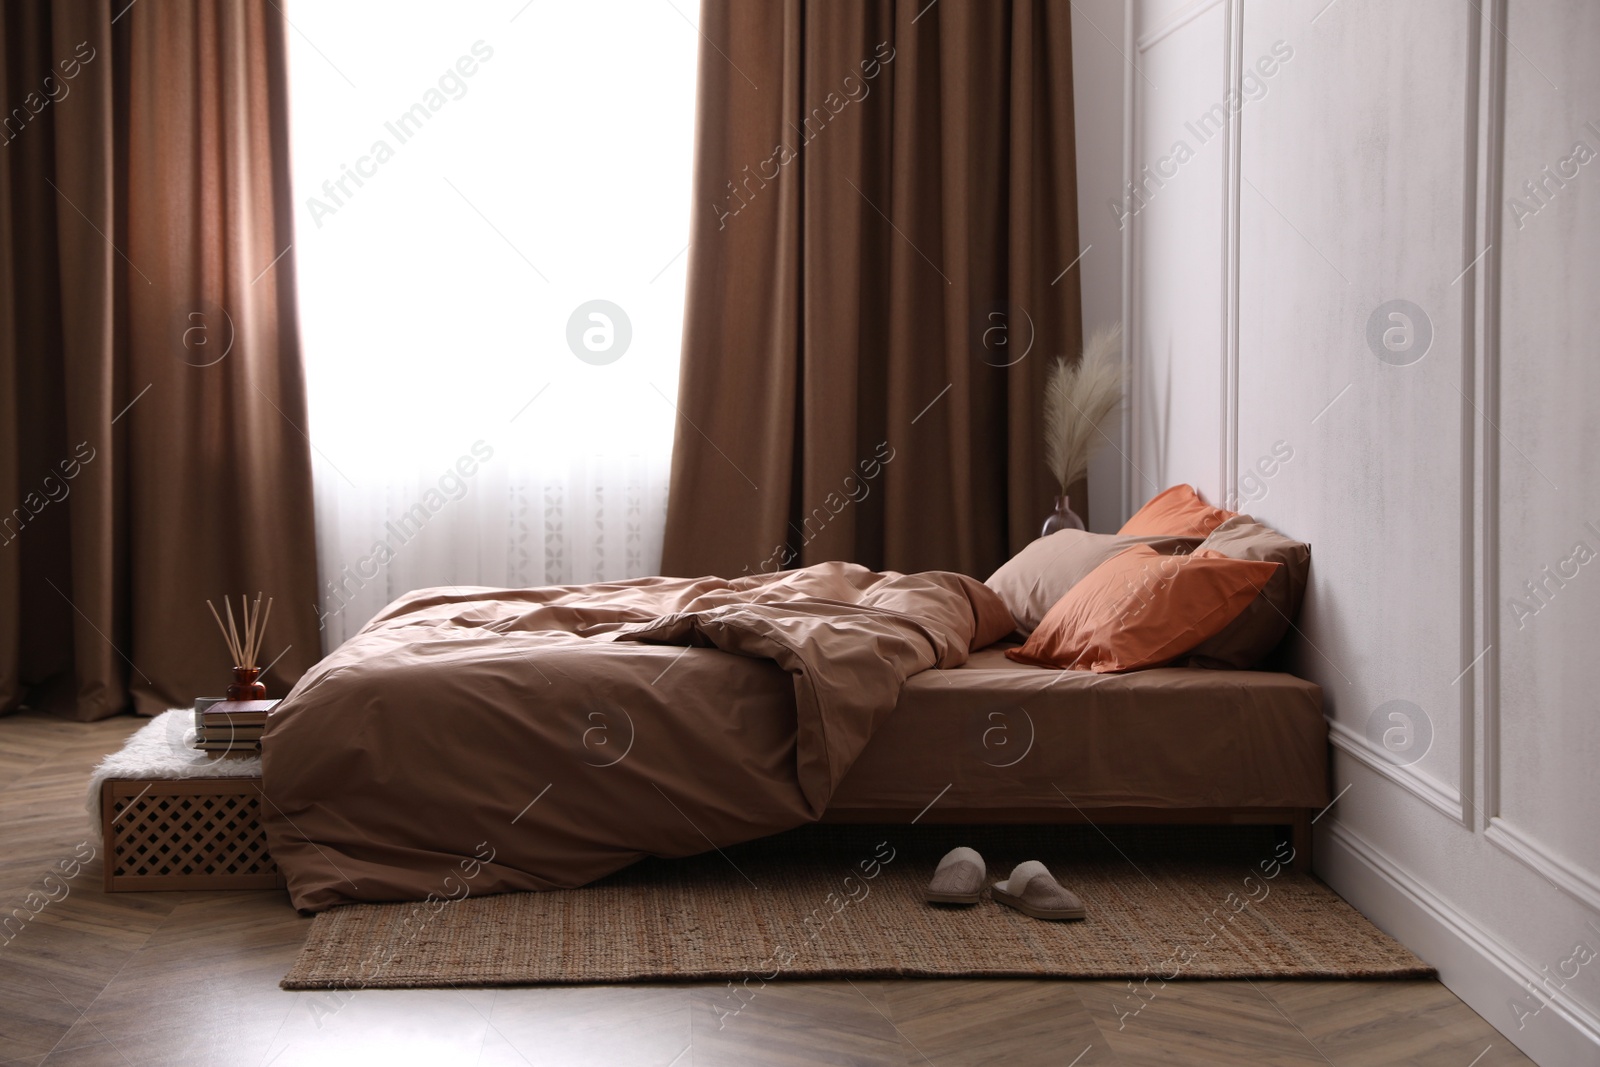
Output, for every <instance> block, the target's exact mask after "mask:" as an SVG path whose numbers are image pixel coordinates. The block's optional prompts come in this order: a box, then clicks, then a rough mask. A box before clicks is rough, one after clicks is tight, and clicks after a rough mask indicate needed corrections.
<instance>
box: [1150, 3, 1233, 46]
mask: <svg viewBox="0 0 1600 1067" xmlns="http://www.w3.org/2000/svg"><path fill="white" fill-rule="evenodd" d="M1222 3H1232V0H1194V2H1193V3H1190V4H1186V5H1185V6H1183V7H1181V8H1179V9H1178V10H1177V11H1175V12H1173V13H1172V15H1171V16H1170V17H1168V18H1167V19H1165V20H1164V21H1163V22H1162V23H1161V24H1160V25H1158V26H1156V27H1155V28H1154V29H1152V30H1151V31H1150V32H1149V33H1147V34H1145V35H1144V36H1143V37H1138V38H1136V39H1135V49H1136V50H1137V51H1139V52H1148V51H1150V49H1151V48H1153V47H1155V46H1156V45H1158V44H1160V43H1161V42H1162V41H1165V40H1166V39H1167V38H1168V37H1171V36H1172V35H1173V34H1175V33H1177V32H1178V31H1179V30H1181V29H1183V28H1184V27H1185V26H1187V25H1189V23H1191V22H1193V21H1194V20H1195V19H1197V18H1199V17H1200V16H1201V15H1204V14H1205V13H1206V12H1207V11H1210V10H1211V9H1212V8H1214V7H1216V6H1217V5H1218V4H1222ZM1132 6H1133V5H1131V4H1130V5H1129V7H1130V9H1131V8H1132Z"/></svg>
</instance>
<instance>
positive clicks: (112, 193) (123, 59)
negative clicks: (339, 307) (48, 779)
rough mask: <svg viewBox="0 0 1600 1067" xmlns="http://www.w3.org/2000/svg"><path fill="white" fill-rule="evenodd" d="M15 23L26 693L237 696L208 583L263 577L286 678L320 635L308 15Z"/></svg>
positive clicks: (15, 484)
mask: <svg viewBox="0 0 1600 1067" xmlns="http://www.w3.org/2000/svg"><path fill="white" fill-rule="evenodd" d="M0 34H3V35H4V39H3V42H0V44H3V47H0V55H3V59H0V62H3V63H4V64H5V67H4V76H3V84H4V90H5V98H4V99H5V101H6V103H7V105H8V106H13V105H18V104H20V106H21V108H22V111H23V112H25V116H24V115H22V114H19V113H18V112H17V111H16V110H12V111H11V112H8V114H7V115H6V116H5V119H6V125H5V128H4V130H3V132H0V139H4V141H5V143H4V145H3V146H0V219H3V220H4V221H5V222H6V224H7V226H6V232H5V235H4V239H3V240H0V271H4V272H5V273H4V276H3V277H0V282H3V283H4V284H3V285H0V289H3V296H0V299H3V300H6V301H8V302H9V304H10V307H9V311H10V314H8V315H7V316H6V318H5V320H4V323H3V324H0V422H3V423H5V429H4V430H0V434H3V435H4V436H0V444H3V447H4V450H3V452H0V710H10V709H13V708H15V707H17V706H19V705H21V704H29V705H34V706H41V707H46V708H49V709H51V710H54V711H57V712H59V713H61V714H64V715H67V716H69V717H73V718H79V719H95V718H101V717H104V716H107V715H111V714H115V713H117V712H119V711H122V710H126V709H128V708H129V707H130V706H131V707H132V708H133V709H134V710H137V711H140V712H143V713H146V714H150V713H154V712H157V711H159V710H161V709H164V708H167V707H179V706H186V705H187V704H189V703H192V701H193V699H194V697H195V696H197V695H208V694H209V695H220V693H221V691H222V689H223V687H224V686H225V685H226V683H227V681H228V680H229V674H228V667H229V666H231V664H230V663H229V657H228V655H227V653H226V651H225V650H224V647H223V645H222V642H221V639H220V638H219V637H218V635H217V633H216V629H215V624H214V623H213V622H212V620H211V615H210V612H209V611H208V609H207V608H206V603H205V602H206V600H207V599H208V598H209V599H212V600H216V601H218V603H219V605H220V598H221V597H223V596H226V595H228V594H233V595H235V596H236V597H237V595H238V594H241V593H244V592H245V591H246V590H248V591H250V593H252V594H254V593H255V592H256V591H257V590H260V591H262V592H264V593H265V594H266V595H268V596H271V597H274V598H275V600H276V604H275V607H274V610H273V615H272V622H271V626H270V629H269V632H268V637H267V642H266V646H265V648H264V649H263V653H262V655H263V658H264V659H266V660H273V659H276V665H275V666H273V668H272V669H271V671H270V672H269V674H268V676H267V678H266V681H267V685H268V689H269V692H271V693H272V694H273V695H279V696H281V695H282V694H283V693H284V692H286V691H287V689H288V687H289V686H290V685H291V684H292V683H293V681H294V680H295V679H297V678H298V677H299V675H300V674H301V673H302V672H303V671H304V670H305V669H306V668H307V667H308V666H310V665H311V664H312V663H313V662H315V660H316V659H317V657H318V655H319V648H318V635H317V625H316V610H315V602H316V555H315V542H314V535H313V526H312V504H311V467H310V454H309V443H308V441H307V439H306V437H305V433H304V429H305V426H306V414H305V388H304V381H303V376H302V371H301V366H300V354H299V348H298V337H297V331H296V328H295V316H294V305H293V297H294V275H293V262H294V256H293V251H292V249H290V245H291V243H292V236H291V231H290V225H289V219H290V211H291V210H292V205H291V201H290V190H289V185H288V177H287V167H286V160H285V158H284V156H283V146H284V144H285V140H286V139H285V130H286V125H285V124H286V121H287V118H286V109H285V101H286V89H285V85H284V79H285V75H286V70H285V54H284V42H283V21H282V15H281V13H279V12H278V10H277V9H276V8H275V7H273V6H272V5H271V4H270V3H268V2H267V0H248V2H244V3H235V2H222V0H214V2H207V0H202V2H199V3H193V4H182V5H178V4H137V5H132V6H128V5H126V4H114V5H108V4H103V3H89V2H81V0H78V2H69V0H55V2H54V3H51V4H48V5H46V4H28V5H6V7H5V8H4V15H3V24H0ZM286 250H287V251H286ZM285 253H286V254H285ZM280 254H281V258H278V257H279V256H280ZM275 260H276V262H275ZM280 656H281V658H279V657H280Z"/></svg>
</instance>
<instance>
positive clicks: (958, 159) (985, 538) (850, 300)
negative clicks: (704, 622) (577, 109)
mask: <svg viewBox="0 0 1600 1067" xmlns="http://www.w3.org/2000/svg"><path fill="white" fill-rule="evenodd" d="M1070 19H1071V6H1070V5H1069V4H1067V3H1065V2H1058V0H1006V2H998V0H938V2H936V3H930V0H868V2H862V0H782V2H774V3H749V2H746V0H704V2H703V3H702V5H701V20H700V31H701V35H702V39H703V40H702V44H701V49H700V84H699V114H698V132H697V135H696V137H697V145H696V161H695V177H694V189H695V204H694V222H693V234H692V237H693V239H692V242H691V247H690V260H689V290H688V304H687V309H686V316H685V325H684V346H683V364H682V379H681V386H680V400H679V409H680V418H679V421H678V428H677V437H676V446H675V447H676V451H675V453H674V456H673V467H672V489H671V496H670V499H669V503H668V509H667V532H666V545H665V549H664V560H663V564H662V566H663V569H664V570H665V571H666V572H667V573H669V574H703V573H711V574H722V575H737V574H740V573H746V572H749V573H754V572H757V571H760V570H773V569H777V568H779V567H782V566H790V565H804V564H809V563H814V562H818V561H821V560H829V559H845V560H854V561H857V562H860V563H865V564H867V565H869V566H872V567H876V568H884V567H888V568H893V569H896V570H906V571H909V570H923V569H936V568H937V569H950V570H959V571H964V572H967V573H970V574H975V575H979V576H984V575H987V574H988V573H989V572H990V571H991V570H992V569H993V568H994V567H996V566H997V565H999V564H1000V563H1002V562H1003V561H1004V560H1005V559H1006V558H1007V557H1008V555H1009V554H1010V553H1012V552H1014V551H1016V550H1017V549H1019V548H1021V547H1022V546H1023V545H1024V544H1026V543H1027V542H1028V541H1029V540H1030V539H1032V538H1033V537H1035V536H1037V534H1038V529H1039V525H1040V523H1041V522H1042V521H1043V519H1044V517H1045V515H1046V514H1047V513H1048V512H1049V511H1050V508H1051V499H1052V496H1053V495H1054V493H1055V491H1056V490H1055V489H1054V488H1053V485H1052V483H1051V481H1050V478H1049V475H1048V474H1047V473H1046V471H1045V470H1044V467H1043V462H1042V454H1041V448H1040V445H1039V440H1040V435H1041V432H1042V427H1041V414H1040V403H1041V399H1042V383H1043V377H1044V372H1045V369H1046V367H1047V366H1048V364H1049V363H1050V362H1051V361H1052V360H1053V359H1054V358H1055V357H1056V356H1058V355H1067V356H1069V357H1072V356H1075V355H1076V353H1077V352H1078V350H1079V347H1080V344H1081V324H1080V320H1079V298H1078V272H1077V270H1076V268H1074V269H1072V270H1066V268H1067V267H1068V266H1069V265H1071V264H1072V263H1073V262H1074V261H1075V260H1076V259H1077V258H1078V252H1079V249H1078V229H1077V183H1076V172H1075V160H1074V139H1073V112H1072V40H1071V33H1070ZM1063 271H1065V273H1063ZM1078 488H1079V491H1078V492H1077V493H1076V495H1075V497H1074V499H1075V502H1076V503H1077V504H1078V510H1079V511H1080V512H1082V511H1083V507H1082V493H1081V486H1080V487H1078Z"/></svg>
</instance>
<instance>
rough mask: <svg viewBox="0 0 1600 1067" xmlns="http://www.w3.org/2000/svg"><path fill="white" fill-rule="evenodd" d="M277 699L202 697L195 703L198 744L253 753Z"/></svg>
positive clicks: (228, 752) (227, 751) (203, 748)
mask: <svg viewBox="0 0 1600 1067" xmlns="http://www.w3.org/2000/svg"><path fill="white" fill-rule="evenodd" d="M277 703H278V702H277V701H276V700H216V699H214V698H212V697H201V698H200V699H199V700H197V701H195V706H194V747H195V748H198V749H200V750H201V751H202V752H214V753H218V754H220V755H239V756H253V755H256V754H258V753H259V752H260V751H261V734H262V731H264V730H265V729H266V728H267V715H268V714H269V713H271V711H272V709H273V708H274V707H275V706H277Z"/></svg>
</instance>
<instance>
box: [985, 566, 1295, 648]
mask: <svg viewBox="0 0 1600 1067" xmlns="http://www.w3.org/2000/svg"><path fill="white" fill-rule="evenodd" d="M1278 567H1279V564H1277V563H1267V562H1263V561H1259V560H1248V559H1233V558H1231V557H1228V556H1224V555H1223V554H1222V553H1220V552H1214V551H1212V550H1211V549H1208V548H1203V549H1200V550H1199V551H1197V552H1194V553H1191V554H1190V555H1187V556H1163V555H1162V554H1161V553H1159V552H1157V551H1156V550H1155V549H1153V548H1151V547H1150V546H1148V545H1135V546H1134V547H1133V548H1130V549H1128V550H1127V551H1126V552H1119V553H1118V554H1117V555H1115V556H1112V557H1111V558H1110V559H1108V560H1106V561H1105V562H1104V563H1102V564H1100V566H1098V567H1096V568H1095V569H1094V570H1092V571H1090V572H1089V573H1088V575H1087V576H1085V577H1084V578H1083V580H1082V581H1080V582H1078V584H1077V585H1075V586H1073V587H1072V588H1071V589H1069V590H1068V591H1067V593H1066V595H1065V596H1063V597H1062V598H1061V599H1060V600H1058V601H1056V603H1055V606H1054V607H1052V608H1051V609H1050V610H1049V611H1048V612H1047V613H1046V614H1045V617H1044V621H1043V622H1041V623H1039V628H1038V629H1036V630H1034V631H1033V635H1032V636H1031V637H1029V638H1028V641H1027V644H1025V645H1023V646H1022V647H1021V648H1013V649H1008V650H1007V651H1006V655H1007V656H1009V657H1011V658H1012V659H1014V660H1016V661H1017V662H1018V663H1031V664H1033V665H1034V666H1036V667H1059V668H1064V669H1067V670H1079V671H1094V672H1095V673H1097V674H1105V673H1108V672H1112V671H1135V670H1138V669H1140V668H1141V667H1156V666H1159V665H1161V664H1163V663H1167V662H1169V661H1170V660H1173V659H1176V658H1177V657H1179V656H1181V655H1183V654H1184V653H1185V652H1188V651H1189V650H1190V649H1192V648H1194V647H1195V646H1196V645H1198V644H1200V643H1201V642H1202V641H1206V640H1208V639H1210V638H1212V637H1215V636H1216V635H1217V634H1219V633H1221V632H1222V630H1223V628H1224V627H1226V626H1227V625H1228V624H1229V623H1230V622H1232V621H1233V620H1234V619H1235V618H1237V617H1238V616H1239V614H1240V613H1241V612H1242V611H1244V609H1245V608H1246V607H1248V606H1249V605H1250V602H1251V601H1253V600H1255V598H1256V594H1257V593H1259V592H1261V587H1262V586H1264V585H1266V584H1267V582H1268V580H1270V579H1271V578H1272V576H1273V574H1274V573H1275V572H1276V571H1277V569H1278Z"/></svg>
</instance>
